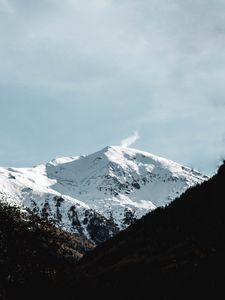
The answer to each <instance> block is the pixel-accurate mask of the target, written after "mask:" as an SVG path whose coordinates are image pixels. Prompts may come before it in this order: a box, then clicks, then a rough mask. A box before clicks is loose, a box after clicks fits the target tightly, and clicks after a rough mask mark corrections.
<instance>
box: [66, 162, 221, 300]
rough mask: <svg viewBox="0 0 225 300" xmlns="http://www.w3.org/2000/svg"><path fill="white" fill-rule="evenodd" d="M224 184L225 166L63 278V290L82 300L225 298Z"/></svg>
mask: <svg viewBox="0 0 225 300" xmlns="http://www.w3.org/2000/svg"><path fill="white" fill-rule="evenodd" d="M224 182H225V162H224V163H223V165H222V166H221V167H220V168H219V170H218V173H217V174H216V175H215V176H214V177H212V178H211V179H209V180H208V181H206V182H204V183H202V184H201V185H197V186H196V187H193V188H190V189H188V190H187V191H186V192H185V193H184V194H183V195H182V196H180V197H179V198H177V199H176V200H175V201H173V202H172V203H171V204H170V205H169V206H167V207H164V208H163V207H162V208H158V209H156V210H155V211H153V212H151V213H149V214H147V215H146V216H144V217H143V218H142V219H141V220H139V221H137V222H136V223H135V224H133V225H131V226H130V227H129V228H128V229H126V230H125V231H122V232H121V233H119V234H118V235H117V236H116V237H114V238H112V239H110V240H108V241H107V242H105V243H103V244H102V245H100V246H98V247H97V248H95V249H94V251H92V252H90V253H89V254H87V255H86V256H85V257H84V258H83V259H82V260H81V261H79V263H78V265H77V266H76V267H75V269H74V270H73V274H71V273H70V272H69V275H66V273H65V274H63V279H62V285H61V288H60V289H61V291H62V292H63V293H64V292H65V288H66V291H67V294H66V295H68V296H69V295H72V294H71V293H72V291H73V290H76V296H77V297H78V298H79V297H80V298H82V299H106V298H107V299H124V300H125V299H129V300H130V299H224V298H225V291H224V270H225V257H224V253H225V218H224V211H225V201H224V199H225V185H224ZM69 286H70V288H69ZM70 299H75V297H71V298H70Z"/></svg>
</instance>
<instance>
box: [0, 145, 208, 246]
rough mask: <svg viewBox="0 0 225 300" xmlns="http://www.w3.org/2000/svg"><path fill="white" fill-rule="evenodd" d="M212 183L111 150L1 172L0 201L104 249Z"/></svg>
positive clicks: (150, 158)
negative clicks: (135, 224)
mask: <svg viewBox="0 0 225 300" xmlns="http://www.w3.org/2000/svg"><path fill="white" fill-rule="evenodd" d="M206 178H207V177H204V176H202V175H201V174H200V173H199V172H197V171H195V170H192V169H190V168H188V167H184V166H182V165H180V164H178V163H175V162H173V161H171V160H167V159H164V158H161V157H158V156H155V155H153V154H150V153H148V152H145V151H141V150H137V149H132V148H127V147H119V146H107V147H105V148H104V149H102V150H100V151H98V152H95V153H93V154H90V155H85V156H71V157H63V158H56V159H53V160H51V161H50V162H49V163H47V164H45V165H43V164H42V165H37V166H36V167H33V168H0V200H1V201H7V202H12V203H14V204H17V205H22V206H25V207H27V208H29V209H30V210H31V211H33V212H34V213H36V214H38V215H40V216H42V217H46V219H48V220H49V221H51V222H54V223H55V224H56V225H57V226H60V227H61V228H63V229H64V230H66V231H69V232H75V233H79V234H81V235H83V236H84V237H85V238H88V239H90V240H91V241H92V242H95V243H96V244H99V243H101V242H103V241H105V240H107V239H108V238H109V237H111V236H114V235H115V234H116V233H118V232H119V231H120V230H123V229H125V228H127V226H129V225H130V224H132V223H133V222H135V221H136V220H137V219H139V218H141V217H142V216H143V215H145V214H146V213H147V212H149V211H151V210H154V209H155V208H156V207H158V206H164V205H166V204H167V203H169V202H171V201H172V200H173V199H174V198H176V197H177V196H179V195H180V194H181V193H183V192H184V191H185V190H186V189H187V188H189V187H190V186H193V185H195V184H198V183H200V182H203V181H204V180H206Z"/></svg>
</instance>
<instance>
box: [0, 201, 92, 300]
mask: <svg viewBox="0 0 225 300" xmlns="http://www.w3.org/2000/svg"><path fill="white" fill-rule="evenodd" d="M93 247H94V246H93V245H92V244H91V243H90V242H88V241H86V240H84V239H81V238H80V237H79V236H77V235H72V234H69V233H67V232H64V231H62V230H60V229H57V228H56V227H54V226H53V225H50V224H48V223H47V222H45V221H44V220H41V219H40V218H39V217H37V216H34V215H33V214H27V213H26V214H23V213H21V211H20V210H19V209H17V208H16V207H9V206H8V205H6V204H3V203H0V299H1V297H3V296H4V294H5V295H7V297H10V296H15V295H17V297H18V299H24V298H25V297H27V298H29V297H31V294H30V293H31V291H32V294H33V296H34V295H36V294H38V293H39V290H42V291H44V290H45V288H47V289H49V287H51V286H53V282H54V281H55V280H56V278H57V276H58V273H59V272H61V271H62V269H64V268H65V265H70V266H71V268H72V266H73V265H74V264H75V263H76V262H77V261H78V260H79V259H80V258H81V257H82V256H83V254H84V253H85V252H86V251H88V250H91V249H93ZM42 295H43V296H44V293H43V294H42ZM3 299H4V298H3Z"/></svg>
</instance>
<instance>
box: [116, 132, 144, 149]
mask: <svg viewBox="0 0 225 300" xmlns="http://www.w3.org/2000/svg"><path fill="white" fill-rule="evenodd" d="M139 138H140V136H139V133H138V131H137V130H136V131H134V133H133V134H132V135H131V136H129V137H127V138H125V139H124V140H122V141H121V143H120V144H121V146H122V147H130V146H131V145H133V144H134V143H135V142H136V141H137V140H138V139H139Z"/></svg>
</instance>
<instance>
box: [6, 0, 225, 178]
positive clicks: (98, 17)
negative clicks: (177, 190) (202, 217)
mask: <svg viewBox="0 0 225 300" xmlns="http://www.w3.org/2000/svg"><path fill="white" fill-rule="evenodd" d="M224 49H225V0H214V1H211V0H141V1H140V0H82V1H81V0H80V1H77V0H63V1H61V0H38V1H37V0H29V1H25V0H0V92H1V93H0V165H1V166H30V165H35V164H37V163H41V162H46V161H48V160H50V159H52V158H54V157H57V156H67V155H80V154H88V153H92V152H94V151H97V150H99V149H101V148H103V147H105V146H106V145H118V144H120V141H121V140H122V139H124V138H126V137H128V136H130V135H132V133H133V132H134V131H138V133H139V136H140V138H139V139H138V141H137V142H136V143H135V144H134V145H133V147H135V148H139V149H142V150H146V151H149V152H152V153H154V154H158V155H161V156H164V157H166V158H170V159H173V160H175V161H177V162H180V163H183V164H186V165H189V166H191V167H194V168H196V169H199V170H200V171H202V172H205V173H211V172H213V170H214V169H215V168H216V166H217V165H218V163H219V161H220V160H221V159H222V158H223V157H225V84H224V82H225V51H224Z"/></svg>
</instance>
